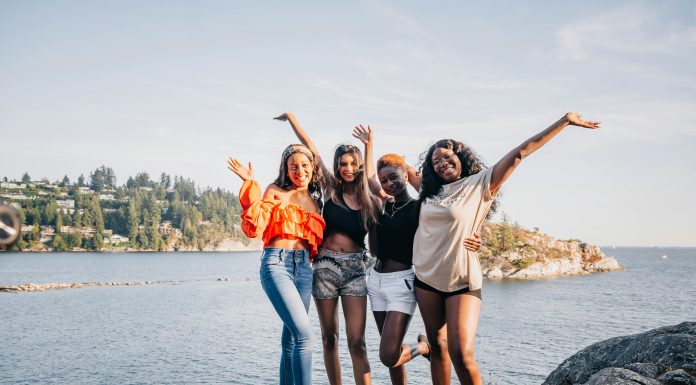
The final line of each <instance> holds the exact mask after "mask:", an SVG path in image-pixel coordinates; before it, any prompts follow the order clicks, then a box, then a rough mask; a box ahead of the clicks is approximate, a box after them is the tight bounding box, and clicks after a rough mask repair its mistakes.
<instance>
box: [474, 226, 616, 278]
mask: <svg viewBox="0 0 696 385" xmlns="http://www.w3.org/2000/svg"><path fill="white" fill-rule="evenodd" d="M501 233H506V236H507V238H509V239H508V240H507V242H508V244H509V245H510V246H509V247H507V248H505V250H504V251H501V249H503V248H501V247H498V248H497V249H496V248H495V247H490V245H491V244H492V245H496V244H497V245H499V244H500V243H501V241H500V237H501V235H500V234H501ZM483 239H484V243H486V245H485V246H483V247H481V251H480V253H479V254H480V255H479V256H480V259H481V269H482V270H483V275H484V277H486V278H491V279H500V278H518V279H533V278H541V277H553V276H559V275H578V274H589V273H594V272H602V271H620V270H622V269H621V266H619V263H618V262H617V261H616V259H614V258H612V257H608V256H606V255H604V253H602V251H601V250H600V249H599V247H597V246H594V245H590V244H587V243H583V242H580V241H577V240H569V241H563V240H558V239H555V238H553V237H550V236H548V235H545V234H542V233H539V232H538V231H530V230H525V229H522V228H520V227H519V226H511V225H504V224H490V225H487V226H486V227H485V228H484V231H483ZM508 249H509V250H508Z"/></svg>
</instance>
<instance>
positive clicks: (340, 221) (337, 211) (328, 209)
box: [321, 194, 367, 248]
mask: <svg viewBox="0 0 696 385" xmlns="http://www.w3.org/2000/svg"><path fill="white" fill-rule="evenodd" d="M336 195H337V196H338V199H339V200H340V201H341V203H342V204H343V205H344V206H345V208H343V207H341V206H339V205H337V204H336V203H334V201H333V200H331V199H327V200H326V203H324V211H323V212H322V214H321V216H322V217H324V221H325V222H326V230H324V234H325V235H328V234H332V233H342V234H345V235H347V236H348V237H349V238H350V239H352V240H353V242H355V243H357V244H358V245H360V247H362V248H365V235H367V230H365V228H364V227H363V222H362V216H361V215H360V210H351V209H350V208H349V207H348V205H347V204H346V202H345V201H344V200H343V194H336Z"/></svg>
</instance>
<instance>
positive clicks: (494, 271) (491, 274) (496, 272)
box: [485, 268, 503, 279]
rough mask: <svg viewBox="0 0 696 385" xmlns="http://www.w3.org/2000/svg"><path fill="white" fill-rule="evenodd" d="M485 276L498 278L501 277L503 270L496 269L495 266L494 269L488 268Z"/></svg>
mask: <svg viewBox="0 0 696 385" xmlns="http://www.w3.org/2000/svg"><path fill="white" fill-rule="evenodd" d="M485 277H486V278H491V279H500V278H503V271H502V270H500V269H498V268H495V269H492V270H489V271H488V272H487V273H486V274H485Z"/></svg>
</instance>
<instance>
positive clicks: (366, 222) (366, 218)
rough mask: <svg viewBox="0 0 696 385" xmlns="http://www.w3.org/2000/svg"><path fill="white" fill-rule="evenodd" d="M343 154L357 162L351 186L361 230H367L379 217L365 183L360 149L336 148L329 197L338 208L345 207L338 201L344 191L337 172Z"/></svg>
mask: <svg viewBox="0 0 696 385" xmlns="http://www.w3.org/2000/svg"><path fill="white" fill-rule="evenodd" d="M345 154H350V155H352V156H353V158H355V160H356V161H357V162H358V171H357V173H356V177H355V181H354V182H352V184H353V185H354V186H355V187H354V188H353V191H354V192H355V197H356V199H357V201H358V204H360V218H361V219H362V222H363V228H364V229H365V230H368V229H369V227H370V224H372V223H376V222H377V220H378V217H379V211H380V209H379V206H380V205H379V201H378V200H377V198H376V197H375V196H374V195H372V193H371V192H370V189H369V185H368V183H367V175H366V174H365V164H364V161H363V157H362V153H361V152H360V149H359V148H357V147H355V146H353V145H351V144H341V145H339V146H338V147H337V148H336V151H335V152H334V161H333V186H332V187H333V188H331V189H329V194H328V195H329V197H330V198H331V200H332V201H333V202H334V203H335V204H337V205H338V206H340V207H344V208H346V209H347V207H345V205H344V204H343V202H341V199H339V196H340V195H339V194H341V195H342V194H343V193H344V191H345V190H346V182H344V181H343V179H342V178H341V175H340V173H339V172H338V166H339V164H340V161H341V157H342V156H343V155H345Z"/></svg>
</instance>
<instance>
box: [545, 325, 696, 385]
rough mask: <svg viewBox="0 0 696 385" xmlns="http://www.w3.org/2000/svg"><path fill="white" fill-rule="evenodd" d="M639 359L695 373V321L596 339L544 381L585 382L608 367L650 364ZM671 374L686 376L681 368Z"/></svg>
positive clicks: (559, 383)
mask: <svg viewBox="0 0 696 385" xmlns="http://www.w3.org/2000/svg"><path fill="white" fill-rule="evenodd" d="M637 363H641V364H654V365H655V366H656V367H657V368H658V369H660V368H663V369H662V371H665V369H667V370H670V372H669V373H671V372H677V369H683V370H684V374H686V375H689V376H690V374H689V373H695V372H696V322H684V323H681V324H679V325H675V326H667V327H663V328H659V329H654V330H650V331H648V332H645V333H641V334H636V335H631V336H624V337H616V338H611V339H608V340H606V341H602V342H598V343H595V344H593V345H591V346H589V347H587V348H585V349H583V350H581V351H579V352H578V353H576V354H574V355H573V356H571V357H570V358H568V359H567V360H565V361H564V362H563V363H562V364H561V365H559V366H558V368H556V370H554V371H553V372H552V373H551V374H550V375H549V376H548V377H547V378H546V381H544V385H574V384H583V383H585V382H588V381H589V380H590V378H591V377H592V376H593V375H595V374H597V373H598V372H600V371H601V370H602V369H605V368H619V369H621V368H627V367H632V368H635V369H638V370H641V369H647V368H648V367H647V366H645V365H639V366H636V364H637ZM627 370H628V369H627ZM630 371H631V372H633V373H635V374H636V375H638V376H640V377H644V376H641V375H640V374H639V373H638V372H635V371H633V370H630ZM612 373H614V374H617V373H618V375H619V376H621V375H623V376H624V377H625V376H627V373H625V372H612ZM647 373H648V372H646V374H647ZM658 374H659V372H658ZM605 375H608V373H606V372H605V373H603V374H602V376H605ZM680 376H681V377H680ZM692 377H693V376H692ZM602 378H604V377H602ZM644 378H649V377H644ZM669 378H675V379H681V378H687V377H684V376H683V374H682V373H681V372H678V373H674V374H673V375H672V377H669ZM624 379H626V381H629V380H630V378H628V377H625V378H624ZM595 381H599V379H598V378H597V379H595ZM658 381H661V382H663V380H662V377H658ZM613 383H614V382H611V381H609V382H594V383H593V384H613ZM627 383H630V382H627ZM638 383H640V382H638ZM686 383H689V382H686Z"/></svg>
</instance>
